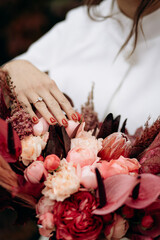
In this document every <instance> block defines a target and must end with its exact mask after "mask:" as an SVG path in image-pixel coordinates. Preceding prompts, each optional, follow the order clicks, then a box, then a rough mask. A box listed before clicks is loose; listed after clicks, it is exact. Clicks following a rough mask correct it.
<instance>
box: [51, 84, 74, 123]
mask: <svg viewBox="0 0 160 240" xmlns="http://www.w3.org/2000/svg"><path fill="white" fill-rule="evenodd" d="M50 92H51V94H52V95H53V97H54V98H55V99H56V100H57V102H58V103H59V105H60V107H61V108H62V109H63V110H64V112H65V113H66V114H67V116H68V118H69V119H72V120H74V121H78V116H77V114H76V112H75V111H74V109H73V108H72V106H71V104H70V102H69V101H68V99H67V98H66V97H65V96H64V95H63V93H62V92H61V91H60V90H59V89H58V87H57V85H56V83H55V82H54V81H53V84H52V86H51V88H50Z"/></svg>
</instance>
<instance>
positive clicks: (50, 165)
mask: <svg viewBox="0 0 160 240" xmlns="http://www.w3.org/2000/svg"><path fill="white" fill-rule="evenodd" d="M59 164H60V158H59V157H58V156H56V155H55V154H50V155H48V156H47V157H46V158H45V160H44V167H45V168H46V169H47V170H48V171H54V170H55V169H57V168H58V167H59Z"/></svg>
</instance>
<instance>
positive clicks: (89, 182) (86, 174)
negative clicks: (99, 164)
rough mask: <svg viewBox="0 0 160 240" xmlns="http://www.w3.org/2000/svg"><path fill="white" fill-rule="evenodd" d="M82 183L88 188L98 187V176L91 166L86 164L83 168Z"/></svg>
mask: <svg viewBox="0 0 160 240" xmlns="http://www.w3.org/2000/svg"><path fill="white" fill-rule="evenodd" d="M80 183H81V184H82V185H83V186H84V187H85V188H87V189H90V188H92V189H96V188H97V178H96V174H95V172H94V171H92V169H91V167H90V166H85V167H83V168H82V169H81V177H80Z"/></svg>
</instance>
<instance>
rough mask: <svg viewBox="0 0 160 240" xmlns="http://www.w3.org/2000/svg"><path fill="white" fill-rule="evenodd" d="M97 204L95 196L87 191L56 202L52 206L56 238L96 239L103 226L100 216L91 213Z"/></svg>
mask: <svg viewBox="0 0 160 240" xmlns="http://www.w3.org/2000/svg"><path fill="white" fill-rule="evenodd" d="M97 204H98V203H97V201H96V199H95V197H94V196H93V195H92V194H91V193H89V192H87V191H83V192H78V193H75V194H73V195H72V196H71V197H70V198H68V199H66V200H65V201H63V202H57V203H56V204H55V206H54V219H55V226H56V237H57V239H62V240H78V239H83V240H85V239H86V240H95V239H97V237H98V235H99V234H100V232H101V230H102V227H103V222H102V218H101V217H100V216H96V215H94V214H92V211H93V210H95V209H96V207H97Z"/></svg>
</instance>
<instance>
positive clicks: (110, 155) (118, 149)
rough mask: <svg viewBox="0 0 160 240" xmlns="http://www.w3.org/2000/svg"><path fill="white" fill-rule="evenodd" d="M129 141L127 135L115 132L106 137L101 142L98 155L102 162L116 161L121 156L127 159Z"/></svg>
mask: <svg viewBox="0 0 160 240" xmlns="http://www.w3.org/2000/svg"><path fill="white" fill-rule="evenodd" d="M130 146H131V141H130V140H129V139H128V137H127V135H125V134H123V133H120V132H115V133H112V134H111V135H109V136H108V137H106V138H105V139H104V140H103V142H102V149H101V150H100V152H99V153H98V155H99V157H101V159H103V160H108V161H109V160H111V159H118V158H119V157H120V156H121V155H122V156H123V157H128V153H129V150H130Z"/></svg>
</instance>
